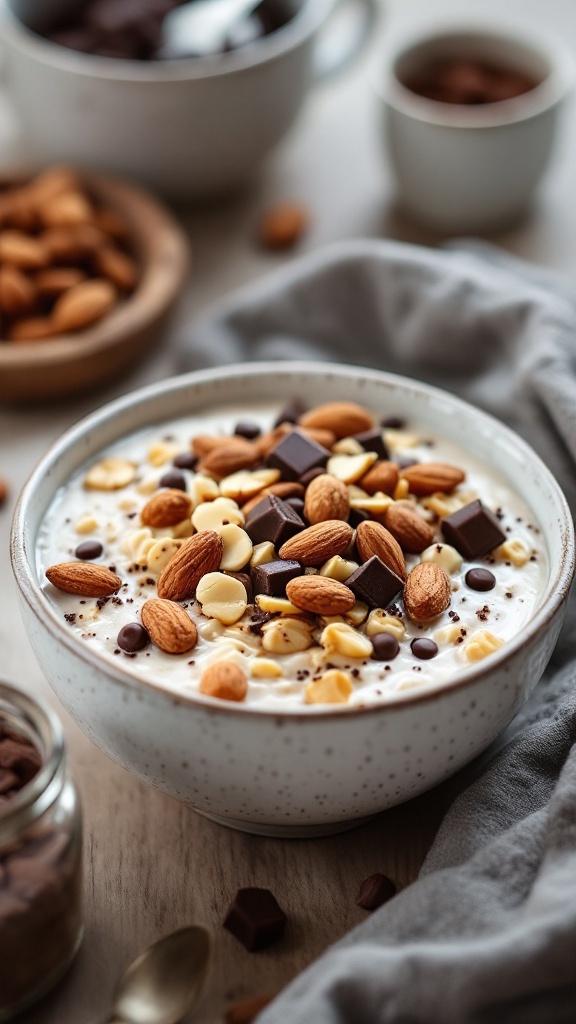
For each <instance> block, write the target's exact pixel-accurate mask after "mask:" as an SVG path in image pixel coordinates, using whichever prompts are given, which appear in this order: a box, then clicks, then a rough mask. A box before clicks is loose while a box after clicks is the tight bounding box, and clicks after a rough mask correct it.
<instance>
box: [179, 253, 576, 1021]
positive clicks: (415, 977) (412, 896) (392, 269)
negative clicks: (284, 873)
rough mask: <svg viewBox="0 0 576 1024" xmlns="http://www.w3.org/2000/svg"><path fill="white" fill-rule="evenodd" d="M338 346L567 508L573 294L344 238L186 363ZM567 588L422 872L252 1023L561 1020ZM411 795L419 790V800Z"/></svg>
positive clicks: (575, 360) (575, 839)
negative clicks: (526, 690)
mask: <svg viewBox="0 0 576 1024" xmlns="http://www.w3.org/2000/svg"><path fill="white" fill-rule="evenodd" d="M278 358H282V359H286V358H298V359H318V358H324V359H327V360H337V361H340V362H349V363H354V364H359V365H365V366H372V367H378V368H381V369H386V370H392V371H395V372H399V373H402V374H405V375H407V376H412V377H417V378H419V379H422V380H427V381H429V382H431V383H433V384H437V385H440V386H442V387H445V388H447V389H448V390H450V391H453V392H455V393H457V394H459V395H461V396H463V397H464V398H466V399H468V400H469V401H471V402H474V403H475V404H477V405H480V406H482V407H484V408H485V409H487V410H489V411H490V412H492V413H494V414H495V415H497V416H499V417H500V418H501V419H503V420H505V421H506V422H508V423H509V424H510V425H511V426H512V427H514V428H515V429H516V430H518V431H519V432H520V433H521V434H523V435H524V437H526V439H527V440H528V441H529V442H530V443H531V444H532V445H533V446H534V448H536V450H537V451H538V452H539V453H540V455H541V456H542V458H543V459H544V461H545V462H546V463H547V464H548V465H549V466H550V468H551V469H552V471H553V472H554V473H555V474H556V476H557V477H558V479H559V480H560V482H561V484H562V486H563V487H564V490H565V493H566V495H567V497H568V500H569V502H570V504H571V508H572V510H573V511H574V510H575V509H576V471H575V465H574V462H575V460H576V304H575V302H574V299H573V297H572V294H571V292H570V288H569V286H568V283H567V282H563V281H562V280H561V279H560V278H558V277H556V276H555V275H553V274H551V273H549V272H546V271H544V270H541V269H539V268H535V267H533V266H530V265H528V264H525V263H522V262H521V261H519V260H514V259H512V258H511V257H508V256H506V255H504V254H502V253H500V252H499V251H498V250H496V249H493V248H492V247H490V246H487V245H482V244H480V243H465V244H463V245H455V246H454V247H451V248H449V249H447V250H444V251H433V250H426V249H422V248H418V247H415V246H407V245H402V244H399V243H392V242H384V241H374V240H367V241H358V242H348V243H344V244H341V245H338V246H334V247H331V248H330V249H328V250H325V251H323V252H322V251H321V252H318V253H315V254H313V255H311V256H308V257H305V258H302V259H300V260H297V261H295V262H294V263H292V264H291V265H289V266H288V267H285V268H283V269H281V270H280V271H278V272H277V273H275V274H272V275H270V276H269V277H268V278H266V279H264V280H263V281H261V282H259V283H258V284H256V285H254V286H252V287H250V288H245V289H243V290H242V291H241V292H240V293H238V294H237V295H233V296H232V297H231V298H230V299H229V300H228V301H227V302H226V303H225V304H223V305H221V306H220V307H219V308H218V309H217V310H216V311H214V312H213V313H212V314H211V315H209V316H207V317H206V318H205V319H204V320H202V321H201V322H199V323H198V324H197V325H196V327H195V329H194V331H193V333H192V334H191V335H190V336H189V338H188V339H187V340H186V346H185V354H184V363H185V367H186V368H187V369H191V368H198V367H200V366H209V365H220V364H227V363H230V362H241V361H245V360H251V359H271V360H272V359H278ZM575 740H576V594H573V595H572V599H571V600H570V602H569V608H568V613H567V616H566V621H565V625H564V627H563V630H562V633H561V636H560V640H559V642H558V646H557V648H556V650H555V653H554V656H553V658H552V661H551V663H550V666H549V668H548V670H547V672H546V674H545V676H544V678H543V680H542V682H541V683H540V685H539V686H538V687H537V689H536V691H535V692H534V694H533V695H532V698H531V699H530V701H529V702H528V703H527V705H526V706H525V708H524V709H523V711H522V713H521V714H520V715H519V716H517V718H516V719H515V721H514V722H513V723H512V725H511V726H510V728H509V729H508V730H507V732H506V733H505V734H504V736H503V737H501V738H500V740H498V741H497V742H496V744H494V745H493V747H492V748H491V749H490V751H488V752H487V753H486V754H485V755H483V756H482V757H481V758H479V759H477V761H476V762H474V763H473V764H472V765H471V766H469V767H468V768H466V769H464V770H463V771H462V772H460V773H459V776H457V777H456V779H455V780H453V781H452V782H449V783H447V784H445V785H448V786H452V787H453V788H454V792H459V795H458V796H457V797H456V799H455V800H454V802H453V803H452V806H451V808H450V810H449V811H448V813H447V815H446V817H445V819H444V821H443V823H442V825H441V827H440V830H439V832H438V835H437V836H436V839H435V841H434V844H433V846H432V848H431V850H430V852H429V854H428V857H427V859H426V861H425V863H424V865H423V867H422V870H421V872H420V877H419V879H418V880H417V881H416V882H415V883H413V884H412V885H411V886H409V887H408V888H407V889H405V890H404V891H403V892H402V893H400V894H399V895H397V896H396V897H395V898H394V899H393V900H391V901H390V902H389V903H388V904H386V905H385V906H384V907H382V908H381V909H380V910H379V911H377V912H376V913H374V914H373V915H372V916H371V917H370V918H369V919H368V920H367V921H366V922H365V923H363V924H362V925H360V926H359V927H358V928H356V929H354V931H352V932H351V933H349V934H348V935H347V936H346V937H345V938H344V939H343V940H342V941H341V942H339V943H338V944H337V945H335V946H333V947H332V948H331V949H329V950H328V951H327V952H326V953H325V954H324V955H323V956H322V957H321V958H320V959H319V960H318V961H316V963H314V964H312V966H311V967H310V968H308V969H307V970H306V971H305V972H304V973H303V974H301V975H300V976H299V977H298V978H297V979H296V980H295V981H294V982H293V983H292V984H291V985H290V986H289V987H288V988H287V989H286V990H285V991H284V992H283V993H282V994H281V995H280V996H279V998H278V999H277V1000H275V1001H274V1003H273V1004H272V1005H271V1006H270V1007H269V1008H268V1009H267V1010H265V1011H264V1013H263V1014H262V1015H261V1017H259V1021H261V1022H262V1024H286V1022H290V1024H384V1022H386V1024H388V1022H390V1024H392V1022H393V1024H493V1022H494V1024H499V1022H500V1021H502V1022H503V1021H506V1024H574V1022H576V746H575ZM421 799H422V798H421Z"/></svg>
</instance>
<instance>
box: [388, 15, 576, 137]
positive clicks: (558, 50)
mask: <svg viewBox="0 0 576 1024" xmlns="http://www.w3.org/2000/svg"><path fill="white" fill-rule="evenodd" d="M455 39H477V40H478V39H480V40H484V41H486V43H489V42H490V40H497V41H501V42H504V43H507V42H509V43H512V44H515V45H518V44H519V45H520V46H523V47H526V48H527V49H530V50H533V51H535V52H536V53H539V54H540V56H541V57H543V58H544V59H545V60H547V61H548V63H549V65H550V72H549V74H547V75H546V77H545V78H544V79H543V80H542V81H541V82H539V83H538V85H536V86H535V87H534V88H533V89H530V90H528V92H525V93H522V94H521V95H519V96H515V97H513V98H512V99H508V100H500V101H499V102H498V103H486V104H478V105H477V106H467V105H465V104H449V103H442V102H441V101H439V100H432V99H428V98H426V97H425V96H419V95H418V94H417V93H415V92H412V90H411V89H408V88H407V87H406V86H405V85H404V84H403V83H402V82H401V81H400V79H399V78H398V77H397V74H396V67H397V65H398V62H399V61H400V60H401V59H403V58H404V57H405V56H407V55H408V54H409V53H410V52H411V51H413V50H417V49H418V48H419V47H422V46H426V45H428V44H434V43H441V42H442V41H451V40H455ZM575 80H576V63H575V61H574V58H573V56H572V54H571V52H570V51H569V50H568V48H567V47H566V46H565V44H564V43H563V42H562V40H561V39H559V38H557V37H555V36H554V35H553V34H552V33H550V32H549V31H548V30H543V29H541V28H540V26H538V28H536V27H535V26H533V27H532V28H530V27H528V26H526V25H525V24H524V23H521V22H520V23H519V22H514V21H511V20H509V19H508V18H502V19H498V20H490V19H486V20H480V19H477V18H474V19H470V20H466V19H465V18H463V19H462V20H459V21H455V20H451V21H446V22H442V21H439V22H437V23H435V24H433V25H429V26H428V27H427V28H422V29H420V30H418V31H416V32H415V31H414V30H412V31H411V32H409V33H405V34H404V35H403V36H402V37H401V39H399V40H398V42H397V43H396V45H395V46H393V48H392V51H391V53H390V56H389V58H388V60H387V62H386V65H385V68H384V73H383V74H382V71H381V70H380V73H375V74H373V76H372V81H373V88H374V90H375V92H376V94H377V95H378V97H379V99H380V100H381V101H382V102H383V103H384V104H385V105H386V106H388V107H389V108H391V109H392V110H394V111H395V112H396V113H399V114H402V115H404V116H406V117H409V118H411V119H413V120H415V121H421V122H423V123H425V124H429V125H436V126H438V127H442V128H447V129H449V128H454V129H459V130H461V129H463V128H466V129H469V130H470V131H479V130H482V129H487V128H504V127H506V126H507V125H513V124H517V123H519V122H522V121H527V120H530V119H531V118H535V117H537V116H538V115H539V114H542V113H543V112H545V111H546V110H549V109H550V108H552V107H555V106H556V105H557V104H559V103H560V102H561V101H562V100H563V99H564V98H565V97H566V96H567V95H568V93H569V92H570V91H571V90H572V88H573V86H574V82H575Z"/></svg>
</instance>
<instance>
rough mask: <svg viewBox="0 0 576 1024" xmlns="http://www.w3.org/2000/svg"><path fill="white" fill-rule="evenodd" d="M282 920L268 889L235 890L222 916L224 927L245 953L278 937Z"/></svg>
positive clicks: (281, 912) (284, 919)
mask: <svg viewBox="0 0 576 1024" xmlns="http://www.w3.org/2000/svg"><path fill="white" fill-rule="evenodd" d="M286 921H287V918H286V914H285V913H284V911H283V910H282V908H281V907H279V906H278V903H277V901H276V898H275V897H274V896H273V895H272V893H271V892H270V890H269V889H257V888H250V889H239V890H238V892H237V893H236V896H235V897H234V900H233V902H232V904H231V905H230V907H229V909H228V912H227V914H226V917H225V918H224V927H225V928H227V929H228V931H229V932H231V933H232V935H233V936H234V937H235V938H236V939H238V941H239V942H241V943H242V945H243V946H244V947H245V948H246V949H247V950H248V952H249V953H255V952H256V951H257V950H259V949H266V947H267V946H271V945H272V944H273V943H274V942H278V940H279V939H281V938H282V936H283V935H284V929H285V927H286Z"/></svg>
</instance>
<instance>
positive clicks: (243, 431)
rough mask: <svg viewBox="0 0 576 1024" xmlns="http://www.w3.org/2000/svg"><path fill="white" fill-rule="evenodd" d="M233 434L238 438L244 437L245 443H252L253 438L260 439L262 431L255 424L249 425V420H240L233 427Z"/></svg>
mask: <svg viewBox="0 0 576 1024" xmlns="http://www.w3.org/2000/svg"><path fill="white" fill-rule="evenodd" d="M234 433H235V434H236V435H237V436H238V437H245V438H246V440H247V441H253V440H254V438H255V437H260V434H261V433H262V431H261V430H260V427H259V426H258V424H257V423H251V422H250V421H249V420H241V421H240V423H237V424H236V426H235V427H234Z"/></svg>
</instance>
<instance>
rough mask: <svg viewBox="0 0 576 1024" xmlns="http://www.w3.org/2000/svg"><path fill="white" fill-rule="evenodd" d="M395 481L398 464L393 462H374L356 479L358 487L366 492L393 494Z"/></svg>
mask: <svg viewBox="0 0 576 1024" xmlns="http://www.w3.org/2000/svg"><path fill="white" fill-rule="evenodd" d="M397 483H398V466H397V465H396V463H395V462H375V463H374V465H373V466H372V467H371V468H370V469H369V470H368V472H367V473H365V474H364V476H363V477H362V479H361V480H359V481H358V487H361V488H362V490H363V491H366V492H367V493H368V494H376V491H383V493H384V494H393V493H394V488H395V487H396V484H397Z"/></svg>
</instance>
